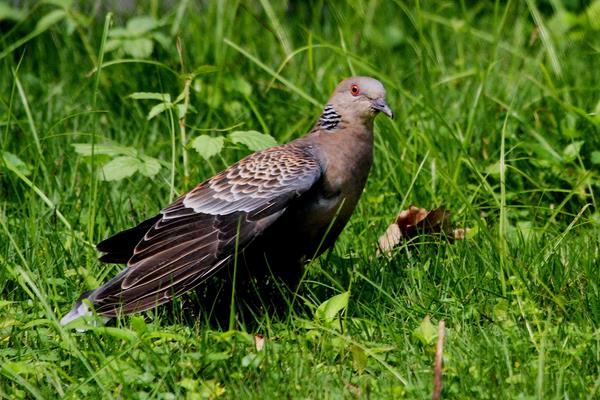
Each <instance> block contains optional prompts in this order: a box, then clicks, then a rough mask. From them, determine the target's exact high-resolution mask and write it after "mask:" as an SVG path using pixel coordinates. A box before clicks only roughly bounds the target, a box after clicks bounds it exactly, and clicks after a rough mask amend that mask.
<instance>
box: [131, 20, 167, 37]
mask: <svg viewBox="0 0 600 400" xmlns="http://www.w3.org/2000/svg"><path fill="white" fill-rule="evenodd" d="M159 26H160V24H159V23H158V21H157V20H156V19H154V18H152V17H149V16H142V17H135V18H131V19H130V20H129V21H127V26H126V28H125V29H126V30H127V33H128V34H129V35H131V36H141V35H143V34H144V33H147V32H150V31H151V30H152V29H155V28H158V27H159Z"/></svg>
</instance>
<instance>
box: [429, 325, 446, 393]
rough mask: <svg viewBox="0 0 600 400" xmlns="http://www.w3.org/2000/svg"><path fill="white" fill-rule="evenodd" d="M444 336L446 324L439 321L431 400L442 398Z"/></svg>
mask: <svg viewBox="0 0 600 400" xmlns="http://www.w3.org/2000/svg"><path fill="white" fill-rule="evenodd" d="M445 334H446V324H445V323H444V320H443V319H442V320H440V322H439V324H438V341H437V347H436V349H435V366H434V373H435V376H434V379H433V394H432V395H431V398H432V399H433V400H439V399H440V398H441V396H442V356H443V354H444V336H445Z"/></svg>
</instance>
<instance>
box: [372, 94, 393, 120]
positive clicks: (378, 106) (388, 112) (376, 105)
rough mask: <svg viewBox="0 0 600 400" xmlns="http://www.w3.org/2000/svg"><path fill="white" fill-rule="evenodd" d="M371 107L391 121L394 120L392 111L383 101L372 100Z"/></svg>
mask: <svg viewBox="0 0 600 400" xmlns="http://www.w3.org/2000/svg"><path fill="white" fill-rule="evenodd" d="M372 105H373V108H374V109H376V110H377V111H381V112H382V113H384V114H385V115H387V116H388V117H390V118H391V119H394V113H393V112H392V109H391V108H390V106H388V105H387V103H386V102H385V100H384V99H382V98H381V99H375V100H373V102H372Z"/></svg>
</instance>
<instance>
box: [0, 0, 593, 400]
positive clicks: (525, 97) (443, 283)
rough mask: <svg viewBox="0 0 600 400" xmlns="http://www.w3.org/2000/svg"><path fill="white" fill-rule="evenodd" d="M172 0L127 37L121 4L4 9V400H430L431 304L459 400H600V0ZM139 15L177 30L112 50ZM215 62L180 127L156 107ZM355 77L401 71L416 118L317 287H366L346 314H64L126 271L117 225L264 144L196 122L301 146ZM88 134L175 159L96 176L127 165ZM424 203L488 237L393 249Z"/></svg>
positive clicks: (403, 129)
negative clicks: (247, 320)
mask: <svg viewBox="0 0 600 400" xmlns="http://www.w3.org/2000/svg"><path fill="white" fill-rule="evenodd" d="M25 3H29V2H25ZM56 3H59V2H56ZM159 3H160V2H157V1H153V2H149V4H150V6H149V7H148V8H142V7H140V8H138V9H136V10H135V11H134V12H132V13H131V14H127V13H122V12H115V14H113V15H112V18H111V19H110V21H109V22H112V23H111V25H110V31H108V30H106V28H105V21H106V20H107V19H106V14H105V11H104V10H105V9H106V10H109V11H110V10H112V9H111V7H110V6H105V9H103V10H102V11H98V13H97V14H93V12H94V10H93V9H92V8H91V6H89V5H87V2H82V3H81V4H77V2H75V4H74V5H73V6H71V7H70V8H65V9H60V8H58V6H56V5H52V4H51V3H50V2H49V3H48V4H46V3H43V2H39V3H37V2H31V5H30V6H29V7H27V8H24V9H22V10H21V11H22V12H21V13H20V14H19V15H17V16H15V17H14V19H4V20H3V19H2V18H1V16H0V34H1V36H0V150H1V151H2V155H3V156H2V157H0V160H3V161H0V168H1V169H0V398H7V399H13V398H36V399H41V398H56V396H57V395H58V396H60V397H66V398H159V399H174V398H184V397H187V398H190V399H194V398H202V397H219V396H220V397H222V398H353V397H360V398H403V397H404V398H428V397H430V396H431V391H432V387H433V358H434V351H435V348H434V347H435V338H434V336H432V334H430V333H428V331H427V329H426V328H427V324H425V323H423V320H424V318H425V317H426V316H430V318H431V321H432V323H433V324H434V325H437V321H439V320H441V319H443V320H445V322H446V327H447V333H446V339H445V347H444V363H445V364H444V386H443V398H456V399H463V398H521V399H529V398H548V399H567V398H569V399H585V398H589V399H593V398H598V397H600V268H599V267H600V214H599V211H598V202H599V201H600V199H599V195H600V190H599V188H600V114H599V113H600V68H598V66H599V65H600V54H599V53H600V25H599V24H598V20H599V15H600V2H598V1H593V2H591V5H588V2H580V1H577V0H572V1H568V2H567V1H565V2H564V4H563V3H561V2H560V1H559V0H556V1H535V0H530V1H526V2H519V1H502V2H500V1H497V2H462V1H461V2H449V1H446V2H445V1H423V2H416V3H412V2H403V1H400V0H397V1H372V2H367V1H360V0H357V1H350V0H348V1H346V2H335V3H333V2H332V3H330V2H327V1H312V2H303V1H290V2H289V4H288V3H287V2H278V1H277V2H276V1H270V0H262V1H256V2H245V1H227V2H223V3H222V4H220V3H218V2H214V3H213V2H210V3H209V4H205V5H198V4H196V3H197V2H183V3H182V5H180V6H177V7H176V8H173V9H168V10H162V8H161V5H160V4H159ZM583 3H586V4H583ZM115 4H116V2H115ZM1 7H4V6H1ZM1 7H0V10H1V9H2V8H1ZM61 10H62V11H61ZM143 15H145V16H153V15H154V16H157V18H158V17H160V21H161V24H159V25H158V26H155V27H153V29H152V30H151V31H150V32H149V33H145V34H142V35H141V41H138V42H135V43H134V45H133V50H131V49H130V53H127V52H126V50H127V46H129V45H131V43H129V44H127V43H125V44H123V43H122V42H121V43H120V45H121V47H120V48H119V49H116V50H112V51H111V48H110V46H112V45H113V44H114V43H111V40H112V39H114V38H115V36H114V33H113V34H112V35H110V34H109V33H110V32H113V31H114V30H115V29H116V28H119V27H124V26H125V25H126V22H127V21H128V20H130V19H131V18H132V17H133V16H143ZM106 26H107V27H108V25H106ZM117 32H118V31H117ZM104 34H107V35H108V36H107V38H106V39H107V40H106V42H105V45H103V44H102V43H103V39H102V38H103V35H104ZM177 36H179V37H180V38H181V43H182V55H183V60H184V67H183V69H182V64H181V60H180V57H179V55H178V52H177V47H176V37H177ZM138 39H140V38H138ZM148 43H150V45H149V44H148ZM123 46H124V47H123ZM148 46H152V48H148ZM140 48H141V49H142V53H141V54H137V57H133V56H132V55H131V51H133V54H134V55H136V53H135V52H136V51H138V52H139V51H140ZM143 48H145V49H146V51H145V52H144V51H143V50H144V49H143ZM148 50H150V51H148ZM133 58H135V59H138V61H133V62H124V61H117V60H125V59H133ZM99 59H100V60H101V59H103V60H104V65H103V66H102V67H101V68H99V69H97V67H98V60H99ZM141 59H143V60H141ZM203 65H212V66H215V67H216V72H212V73H208V70H206V69H205V70H203V71H200V72H203V73H201V74H200V75H198V76H197V77H196V78H195V79H194V80H193V82H192V81H190V82H191V85H190V97H189V100H190V105H191V106H192V107H193V108H191V109H189V110H188V113H187V115H186V124H187V127H186V129H185V132H184V135H183V136H182V132H181V130H180V127H179V125H178V121H177V115H176V114H175V113H174V112H172V111H167V112H164V113H162V114H159V115H158V116H156V117H155V118H153V119H150V120H147V118H146V115H147V114H148V112H149V111H150V109H151V107H152V106H154V105H155V104H156V102H150V101H144V100H134V99H131V98H129V97H128V96H129V95H130V94H131V93H134V92H161V93H170V95H171V98H172V99H175V98H176V97H177V95H178V94H179V93H180V92H181V91H182V90H183V88H184V86H185V77H186V76H184V75H182V70H183V72H185V73H190V72H193V71H194V70H196V69H197V68H199V67H201V66H203ZM94 71H96V73H94ZM355 73H356V74H366V75H372V76H375V77H377V78H379V79H380V80H382V81H383V82H384V84H385V86H386V88H387V90H388V103H389V104H390V106H391V107H392V109H393V110H394V111H395V113H396V115H397V117H396V119H395V120H394V121H389V120H387V119H385V118H383V117H380V118H378V120H377V123H376V151H375V165H374V168H373V170H372V173H371V176H370V178H369V182H368V185H367V188H366V191H365V193H364V195H363V197H362V199H361V201H360V203H359V206H358V208H357V210H356V211H355V213H354V216H353V217H352V219H351V221H350V223H349V225H348V227H347V228H346V230H345V231H344V233H343V234H342V235H341V237H340V239H339V241H338V243H337V244H336V246H335V249H334V250H333V251H332V252H331V253H330V254H329V256H323V257H321V259H319V260H317V261H316V262H314V263H312V264H311V265H310V266H309V271H308V275H307V279H306V282H304V284H303V286H302V295H303V297H304V298H306V299H307V302H308V303H309V304H312V307H313V309H314V308H316V307H317V306H318V305H319V304H321V303H322V302H324V301H325V300H327V299H328V298H330V297H331V296H333V295H336V294H339V293H342V292H345V291H347V290H349V292H350V297H349V301H348V305H347V307H346V308H344V309H343V310H342V314H341V316H340V318H341V320H334V321H326V320H323V319H319V318H315V317H314V316H313V313H312V312H311V311H310V310H308V311H307V310H305V309H302V308H298V310H297V311H296V312H295V313H293V315H291V317H290V318H288V319H285V320H283V321H279V320H273V319H270V318H263V319H262V320H260V321H259V327H258V328H257V329H256V332H255V331H254V330H247V329H245V328H244V327H237V330H235V331H229V332H223V331H219V330H216V329H213V328H211V327H210V326H209V325H207V323H205V322H204V320H203V319H202V318H200V319H198V320H195V321H190V318H189V316H188V315H186V313H185V311H184V309H183V307H182V302H177V303H175V304H174V305H173V306H171V307H167V308H162V309H159V310H157V311H153V312H148V313H144V314H141V315H139V316H135V317H129V318H122V319H119V320H118V321H117V324H116V326H113V327H109V328H107V329H97V330H93V331H90V332H87V333H85V334H79V333H76V332H73V331H67V330H64V329H62V328H61V327H59V326H58V323H57V321H58V319H59V318H60V317H61V316H62V315H63V314H64V313H65V312H67V311H68V309H69V308H70V307H71V304H72V302H73V301H74V300H75V299H76V298H77V297H78V296H79V294H80V293H82V292H83V291H85V290H89V289H91V288H94V287H96V286H97V285H99V284H100V283H101V282H102V281H104V280H106V279H107V278H108V277H110V276H113V275H114V274H115V273H116V272H117V271H118V269H119V267H118V266H114V265H102V264H99V263H98V262H97V261H96V257H97V253H96V251H95V249H94V247H93V244H94V243H95V242H97V241H98V240H100V239H102V238H105V237H107V236H108V235H110V234H111V233H114V232H116V231H118V230H120V229H123V228H126V227H129V226H131V225H132V224H134V223H135V222H137V221H139V220H141V219H143V218H145V217H148V216H151V215H153V214H154V213H156V211H157V210H159V209H160V207H161V206H163V205H165V204H166V203H167V202H169V200H170V199H171V198H172V196H173V195H174V194H175V193H181V192H184V191H185V190H187V189H189V188H191V187H192V186H193V185H194V184H195V183H196V182H200V181H202V180H203V179H205V178H207V177H210V176H211V175H212V174H214V173H215V172H217V171H218V170H220V169H222V168H224V167H225V166H226V165H228V164H230V163H232V162H234V161H236V160H237V159H239V158H240V157H242V156H243V155H245V154H247V152H248V151H247V149H245V148H243V147H240V146H233V145H232V144H231V143H230V142H227V143H229V144H228V145H227V146H226V147H225V149H224V150H223V151H221V152H220V153H219V154H218V155H217V156H214V157H212V158H210V159H209V160H208V161H205V160H204V159H203V158H202V157H201V156H200V155H199V154H197V153H196V152H195V151H194V150H193V149H192V148H191V147H190V146H188V147H187V148H186V149H185V150H184V149H183V147H182V138H183V137H184V136H185V140H186V141H190V140H193V139H194V138H195V137H197V136H199V135H201V134H207V135H210V136H214V137H217V136H219V135H225V134H227V133H228V130H229V131H230V130H258V131H261V132H264V133H269V134H271V135H273V136H274V137H275V138H276V139H277V141H279V142H285V141H288V140H291V139H293V138H295V137H298V136H300V135H302V134H303V133H305V132H307V131H308V130H309V129H310V127H311V126H312V124H313V123H314V121H315V119H316V117H317V116H318V114H319V111H320V109H319V106H318V104H323V103H324V102H325V100H326V99H327V97H328V95H329V93H330V92H331V90H332V89H333V88H334V86H335V84H336V83H337V82H338V81H339V80H341V79H342V78H344V77H346V76H349V75H352V74H355ZM248 88H250V89H251V90H248ZM74 143H95V144H118V145H121V146H129V147H132V148H134V149H135V150H137V152H138V154H137V155H136V156H135V157H141V156H142V155H145V156H149V157H152V158H155V159H157V160H159V162H160V165H161V168H160V170H159V172H158V173H157V174H156V175H154V176H153V177H151V178H150V177H148V176H146V175H144V174H142V173H139V172H138V173H135V174H133V175H131V176H130V177H127V178H124V179H122V180H117V181H104V180H100V179H98V171H99V170H100V168H101V167H102V166H103V165H105V164H106V162H107V161H109V159H110V156H107V155H104V154H94V156H93V157H84V156H81V155H79V154H78V153H77V152H75V149H74V147H73V146H72V144H74ZM184 153H185V154H186V157H187V158H188V161H187V168H188V170H189V179H188V180H186V178H185V171H184V165H183V164H184V163H183V154H184ZM13 156H16V157H18V159H19V160H21V161H22V162H23V163H22V164H20V163H19V162H18V161H17V159H16V158H15V157H13ZM149 175H151V174H149ZM410 204H416V205H418V206H422V207H427V208H432V207H435V206H439V205H444V206H445V207H447V208H448V209H450V210H452V212H453V220H454V221H455V223H456V224H457V226H465V227H471V228H473V231H472V232H473V235H472V237H470V238H469V239H468V240H465V241H462V242H456V243H448V242H446V241H445V240H442V241H431V240H429V239H427V238H422V239H421V240H419V241H418V242H417V243H415V244H414V245H410V246H406V245H405V246H402V247H400V248H399V249H398V250H397V251H396V252H395V253H394V254H393V257H391V258H389V259H388V258H377V257H376V256H375V254H376V246H375V243H376V241H377V237H378V235H379V234H380V233H382V232H383V231H384V230H385V228H386V227H387V225H388V224H389V223H390V222H391V220H392V219H393V218H394V216H395V215H396V213H397V212H398V211H399V210H400V209H402V208H406V207H408V205H410ZM309 309H310V307H309ZM422 324H423V326H422V327H421V325H422ZM419 327H421V328H419ZM257 332H259V333H261V334H264V335H265V337H266V346H265V349H264V351H261V352H257V351H256V350H255V347H254V344H253V336H254V334H255V333H257Z"/></svg>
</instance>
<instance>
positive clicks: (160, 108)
mask: <svg viewBox="0 0 600 400" xmlns="http://www.w3.org/2000/svg"><path fill="white" fill-rule="evenodd" d="M170 106H171V103H158V104H157V105H155V106H154V107H152V108H151V109H150V112H149V113H148V116H147V117H146V118H147V119H148V120H151V119H152V118H154V117H156V116H157V115H158V114H160V113H162V112H164V111H165V110H166V109H168V108H169V107H170Z"/></svg>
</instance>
